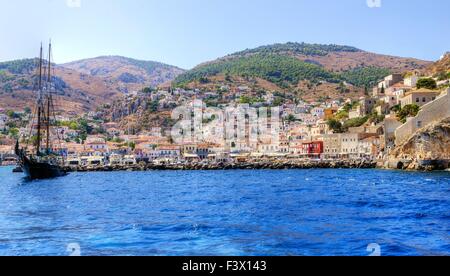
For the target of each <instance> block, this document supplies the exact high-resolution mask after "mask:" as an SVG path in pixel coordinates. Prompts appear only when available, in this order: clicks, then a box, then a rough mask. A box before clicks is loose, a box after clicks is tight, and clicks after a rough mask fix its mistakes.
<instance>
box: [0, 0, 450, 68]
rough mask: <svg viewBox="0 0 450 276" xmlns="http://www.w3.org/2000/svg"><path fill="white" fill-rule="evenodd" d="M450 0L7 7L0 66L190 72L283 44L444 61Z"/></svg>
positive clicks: (76, 0)
mask: <svg viewBox="0 0 450 276" xmlns="http://www.w3.org/2000/svg"><path fill="white" fill-rule="evenodd" d="M449 10H450V1H448V0H432V1H425V0H339V1H337V0H0V26H1V27H0V39H1V42H0V61H6V60H13V59H20V58H29V57H35V56H37V53H38V50H39V49H38V48H39V44H40V42H41V41H43V42H46V41H48V39H49V38H51V39H52V41H53V45H54V54H53V57H54V59H55V61H56V62H57V63H65V62H69V61H74V60H78V59H83V58H92V57H97V56H103V55H121V56H126V57H131V58H136V59H143V60H154V61H160V62H164V63H168V64H171V65H176V66H178V67H181V68H184V69H190V68H192V67H194V66H196V65H198V64H199V63H202V62H205V61H209V60H214V59H216V58H218V57H221V56H224V55H227V54H231V53H233V52H236V51H240V50H244V49H247V48H254V47H257V46H261V45H267V44H273V43H284V42H289V41H291V42H308V43H325V44H341V45H349V46H355V47H357V48H360V49H363V50H366V51H371V52H375V53H380V54H388V55H395V56H403V57H414V58H420V59H425V60H437V59H439V58H440V56H441V55H442V54H443V53H445V52H447V51H450V16H449V14H448V11H449Z"/></svg>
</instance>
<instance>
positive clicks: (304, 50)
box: [232, 42, 361, 56]
mask: <svg viewBox="0 0 450 276" xmlns="http://www.w3.org/2000/svg"><path fill="white" fill-rule="evenodd" d="M360 51H361V50H359V49H357V48H355V47H350V46H341V45H334V44H330V45H322V44H308V43H296V42H288V43H285V44H281V43H277V44H273V45H266V46H261V47H258V48H255V49H246V50H244V51H241V52H237V53H235V54H232V56H245V55H248V54H256V53H263V54H287V53H289V54H301V55H306V56H326V55H327V54H328V53H330V52H360Z"/></svg>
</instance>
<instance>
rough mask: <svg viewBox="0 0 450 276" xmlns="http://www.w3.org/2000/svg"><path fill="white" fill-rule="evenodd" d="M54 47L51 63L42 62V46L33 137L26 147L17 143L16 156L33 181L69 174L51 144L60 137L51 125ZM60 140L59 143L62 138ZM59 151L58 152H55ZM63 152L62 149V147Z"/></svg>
mask: <svg viewBox="0 0 450 276" xmlns="http://www.w3.org/2000/svg"><path fill="white" fill-rule="evenodd" d="M51 51H52V45H51V43H50V44H49V49H48V60H47V61H44V59H43V49H42V45H41V50H40V57H39V66H38V73H37V78H36V80H37V85H36V86H37V102H36V108H35V112H34V117H33V119H32V121H31V130H30V137H29V139H28V142H27V145H26V146H25V147H22V148H21V147H20V144H19V141H17V142H16V147H15V153H16V155H17V156H18V163H19V165H20V168H21V169H22V171H23V172H24V173H25V175H26V176H27V178H29V179H30V180H35V179H47V178H54V177H60V176H64V175H66V174H67V172H66V171H65V169H64V168H63V164H64V156H63V154H62V152H61V150H60V152H57V151H58V150H57V149H58V147H55V146H54V145H52V141H53V140H54V139H53V138H54V137H52V136H53V134H56V136H58V132H57V131H54V132H52V125H56V116H55V108H54V102H53V89H54V87H53V85H52V75H51V73H52V63H51V56H52V54H51ZM57 140H58V141H59V144H61V143H60V139H59V137H57ZM30 141H31V142H32V143H33V146H34V150H33V151H31V152H30V151H29V150H28V146H29V145H28V143H29V142H30ZM55 149H56V150H55ZM59 149H61V147H59Z"/></svg>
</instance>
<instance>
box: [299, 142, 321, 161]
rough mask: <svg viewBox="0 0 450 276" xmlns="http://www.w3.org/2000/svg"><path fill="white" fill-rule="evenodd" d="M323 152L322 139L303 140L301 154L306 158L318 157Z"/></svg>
mask: <svg viewBox="0 0 450 276" xmlns="http://www.w3.org/2000/svg"><path fill="white" fill-rule="evenodd" d="M323 152H324V146H323V141H311V142H304V143H303V144H302V153H301V155H302V156H304V157H308V158H320V157H321V155H322V154H323Z"/></svg>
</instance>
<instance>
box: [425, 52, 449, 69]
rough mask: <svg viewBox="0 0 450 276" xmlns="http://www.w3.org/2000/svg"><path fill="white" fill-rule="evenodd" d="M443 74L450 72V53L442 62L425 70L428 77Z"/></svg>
mask: <svg viewBox="0 0 450 276" xmlns="http://www.w3.org/2000/svg"><path fill="white" fill-rule="evenodd" d="M442 72H444V73H447V72H450V52H449V53H447V54H445V55H444V56H443V57H442V58H441V59H440V60H438V61H436V62H435V63H433V64H432V65H430V66H429V67H427V68H426V70H425V73H426V74H427V75H436V74H439V73H442Z"/></svg>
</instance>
